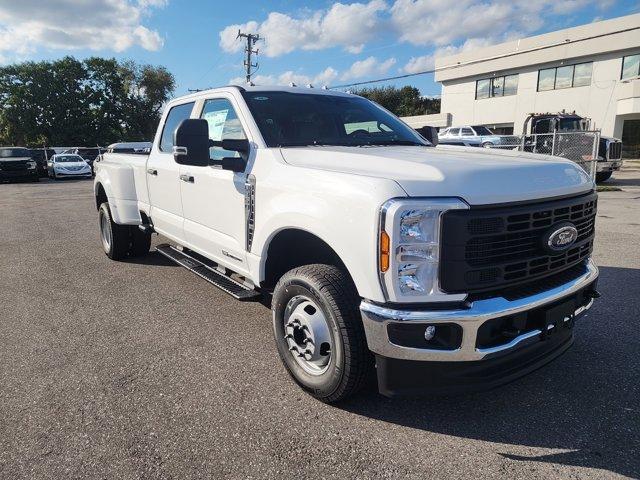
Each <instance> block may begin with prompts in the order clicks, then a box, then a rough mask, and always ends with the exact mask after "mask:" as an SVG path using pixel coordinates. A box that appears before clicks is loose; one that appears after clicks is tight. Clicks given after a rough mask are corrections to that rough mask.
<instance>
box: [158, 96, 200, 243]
mask: <svg viewBox="0 0 640 480" xmlns="http://www.w3.org/2000/svg"><path fill="white" fill-rule="evenodd" d="M193 105H194V102H190V103H184V104H181V105H176V106H174V107H172V108H171V110H169V113H168V114H167V116H166V120H165V122H164V126H163V128H162V133H161V136H160V139H159V141H157V142H155V144H154V145H153V147H152V149H151V153H150V154H149V159H148V160H147V189H148V192H149V202H150V204H151V209H150V211H151V220H152V221H153V226H154V228H155V229H156V231H157V232H159V233H162V234H163V235H166V236H167V237H169V238H172V239H173V240H175V241H177V242H181V241H182V240H183V238H184V229H183V223H184V220H183V212H182V201H181V199H180V165H178V164H177V163H176V162H175V160H174V158H173V133H174V132H175V130H176V128H178V125H179V124H180V122H182V120H185V119H187V118H189V117H190V116H191V111H192V110H193Z"/></svg>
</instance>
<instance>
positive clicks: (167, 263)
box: [125, 247, 180, 267]
mask: <svg viewBox="0 0 640 480" xmlns="http://www.w3.org/2000/svg"><path fill="white" fill-rule="evenodd" d="M125 262H126V263H135V264H137V265H152V266H153V265H156V266H163V267H180V265H178V264H177V263H175V262H172V261H171V260H169V259H168V258H167V257H165V256H163V255H160V254H159V253H158V252H156V250H155V248H154V247H151V251H150V252H149V253H148V254H147V255H143V256H141V257H133V258H127V259H126V260H125Z"/></svg>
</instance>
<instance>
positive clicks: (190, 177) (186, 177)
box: [180, 175, 196, 183]
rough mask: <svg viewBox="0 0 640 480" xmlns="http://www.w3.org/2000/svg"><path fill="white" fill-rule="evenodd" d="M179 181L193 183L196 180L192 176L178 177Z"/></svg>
mask: <svg viewBox="0 0 640 480" xmlns="http://www.w3.org/2000/svg"><path fill="white" fill-rule="evenodd" d="M180 180H182V181H183V182H187V183H194V182H195V180H196V179H195V178H194V176H193V175H180Z"/></svg>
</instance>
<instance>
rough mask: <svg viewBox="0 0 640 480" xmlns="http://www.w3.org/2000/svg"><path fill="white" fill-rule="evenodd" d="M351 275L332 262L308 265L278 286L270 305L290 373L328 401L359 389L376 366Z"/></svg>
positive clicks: (309, 391) (274, 328) (280, 350)
mask: <svg viewBox="0 0 640 480" xmlns="http://www.w3.org/2000/svg"><path fill="white" fill-rule="evenodd" d="M358 305H359V297H358V293H357V291H356V289H355V286H354V285H353V282H352V280H351V278H349V276H348V275H347V274H346V273H345V272H344V271H342V270H340V269H339V268H337V267H335V266H332V265H321V264H315V265H306V266H303V267H298V268H295V269H293V270H291V271H289V272H287V273H286V274H285V275H284V276H283V277H282V278H281V279H280V281H279V282H278V284H277V285H276V288H275V291H274V294H273V302H272V310H273V331H274V336H275V341H276V345H277V347H278V353H279V354H280V358H281V359H282V362H283V363H284V366H285V368H286V369H287V372H288V373H289V374H290V375H291V377H292V378H293V379H294V380H295V381H296V383H298V385H300V386H301V387H302V388H303V389H304V390H305V391H307V392H308V393H309V394H310V395H312V396H313V397H315V398H317V399H318V400H321V401H323V402H326V403H334V402H339V401H341V400H344V399H346V398H348V397H351V396H353V395H354V394H356V393H357V392H358V391H359V390H360V389H361V388H362V387H363V386H364V385H365V383H366V381H367V379H368V378H369V375H370V374H371V372H372V369H373V356H372V355H371V352H369V350H368V348H367V342H366V338H365V334H364V328H363V325H362V319H361V317H360V312H359V310H358Z"/></svg>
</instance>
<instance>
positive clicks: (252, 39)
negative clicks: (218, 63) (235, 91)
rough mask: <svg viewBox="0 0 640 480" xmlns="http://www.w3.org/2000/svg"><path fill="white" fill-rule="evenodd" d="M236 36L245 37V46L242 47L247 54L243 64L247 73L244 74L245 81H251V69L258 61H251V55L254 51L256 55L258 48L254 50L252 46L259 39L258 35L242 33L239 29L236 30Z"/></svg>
mask: <svg viewBox="0 0 640 480" xmlns="http://www.w3.org/2000/svg"><path fill="white" fill-rule="evenodd" d="M236 38H246V39H247V46H246V47H245V48H244V51H245V53H246V54H247V58H246V59H245V61H244V66H245V68H246V69H247V75H246V79H247V83H250V82H251V69H252V68H257V67H258V62H256V63H251V55H252V54H254V53H255V54H256V55H258V49H257V48H256V49H255V50H254V49H253V47H254V45H255V44H256V42H257V41H258V40H260V35H258V34H253V33H242V32H241V31H240V30H238V36H237V37H236Z"/></svg>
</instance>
